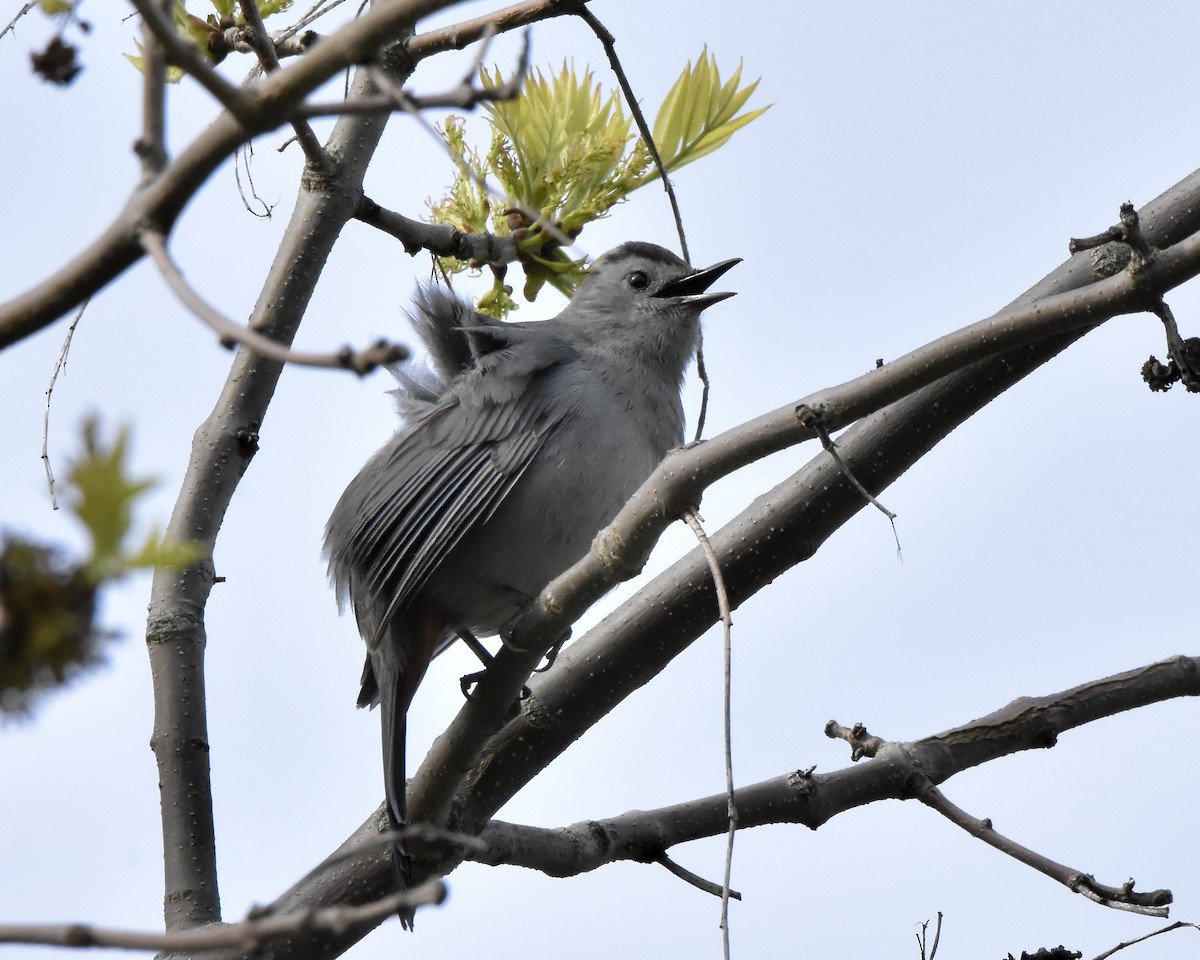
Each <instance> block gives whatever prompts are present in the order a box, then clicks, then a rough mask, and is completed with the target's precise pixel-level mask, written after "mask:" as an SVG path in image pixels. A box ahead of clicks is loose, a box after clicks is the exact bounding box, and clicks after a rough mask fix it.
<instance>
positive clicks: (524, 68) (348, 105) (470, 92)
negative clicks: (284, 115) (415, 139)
mask: <svg viewBox="0 0 1200 960" xmlns="http://www.w3.org/2000/svg"><path fill="white" fill-rule="evenodd" d="M493 34H494V31H492V33H489V34H488V35H485V37H484V39H483V47H482V49H481V50H480V51H479V55H478V56H477V57H476V59H475V65H474V66H473V68H472V69H471V70H469V71H468V72H467V73H466V75H465V76H464V77H463V78H462V80H460V81H459V83H458V84H457V85H456V86H454V87H452V88H451V89H449V90H446V91H443V92H442V93H433V94H417V93H413V94H410V93H408V91H406V90H405V89H404V88H403V87H401V86H400V85H399V84H398V83H396V82H395V81H394V80H392V78H391V77H390V76H388V75H387V73H386V72H383V71H381V73H382V76H383V78H384V79H382V80H381V79H380V77H379V76H373V77H372V79H374V80H375V81H376V82H377V84H378V85H379V86H381V87H383V88H384V89H385V90H386V91H387V92H386V93H383V94H380V95H378V96H374V97H363V98H361V99H359V100H339V101H338V102H336V103H309V104H305V105H304V106H302V107H300V108H299V109H298V110H297V111H296V114H295V115H296V116H298V117H320V116H340V115H341V114H346V113H390V112H392V111H395V110H403V111H405V112H407V113H412V112H413V111H414V110H430V109H435V108H439V107H441V108H452V109H455V110H473V109H475V107H477V106H479V104H481V103H493V102H496V101H505V100H514V99H516V97H517V96H519V95H520V93H521V84H522V83H523V82H524V80H525V76H526V74H527V73H528V71H529V31H528V30H526V31H525V32H524V33H523V34H522V41H521V53H520V57H519V59H518V62H517V69H516V72H515V73H513V75H512V76H511V77H510V78H509V79H508V80H506V81H504V83H502V84H500V85H499V86H496V87H477V86H475V83H474V80H475V78H476V77H477V76H478V75H479V61H480V59H481V58H482V57H483V55H484V51H485V50H486V49H487V44H488V42H489V41H490V40H491V37H492V35H493ZM439 139H440V138H439Z"/></svg>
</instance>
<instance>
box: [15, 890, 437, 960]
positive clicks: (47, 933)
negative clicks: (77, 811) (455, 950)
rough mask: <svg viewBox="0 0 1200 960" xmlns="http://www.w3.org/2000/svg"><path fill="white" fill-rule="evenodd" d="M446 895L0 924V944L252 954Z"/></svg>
mask: <svg viewBox="0 0 1200 960" xmlns="http://www.w3.org/2000/svg"><path fill="white" fill-rule="evenodd" d="M445 899H446V887H445V884H443V883H441V882H438V881H433V882H430V883H423V884H421V886H419V887H415V888H413V889H411V890H405V891H404V892H403V893H393V894H390V895H388V896H386V897H381V898H380V899H378V900H374V901H372V902H370V903H365V904H362V905H361V906H334V907H321V908H318V909H314V910H302V911H296V912H295V913H289V914H283V915H275V914H268V915H266V916H255V915H253V914H252V915H251V916H249V917H247V918H246V919H245V920H243V921H242V922H241V923H231V924H215V925H213V926H211V927H204V928H197V929H192V930H180V931H174V932H171V933H148V932H144V931H140V930H113V929H110V928H107V927H96V926H92V925H91V924H87V923H68V924H40V923H19V924H18V923H12V924H0V943H33V944H43V945H45V946H51V947H109V948H115V949H118V950H156V951H165V952H167V953H183V952H191V951H203V950H217V949H222V948H226V947H232V948H233V949H235V950H239V951H243V952H245V953H246V954H250V955H254V954H256V953H258V952H259V950H261V949H262V946H263V944H264V942H267V943H269V942H270V941H271V940H274V939H278V938H283V937H289V936H295V935H296V934H297V933H302V932H306V931H309V930H313V931H318V932H329V933H334V934H344V933H345V931H346V930H348V929H351V928H354V927H360V926H363V925H364V924H368V925H370V927H374V926H375V925H376V924H377V923H379V921H381V920H384V919H386V918H387V917H389V916H391V915H392V914H394V913H395V912H396V911H397V910H399V909H401V908H402V907H408V908H415V907H422V906H429V905H433V904H439V903H441V902H442V901H443V900H445Z"/></svg>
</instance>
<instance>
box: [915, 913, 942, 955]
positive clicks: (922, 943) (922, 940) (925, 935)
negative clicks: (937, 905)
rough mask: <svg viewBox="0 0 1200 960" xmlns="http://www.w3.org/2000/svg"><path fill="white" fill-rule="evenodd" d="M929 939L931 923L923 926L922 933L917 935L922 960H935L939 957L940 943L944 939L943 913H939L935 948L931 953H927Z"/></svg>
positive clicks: (934, 931) (930, 950) (934, 941)
mask: <svg viewBox="0 0 1200 960" xmlns="http://www.w3.org/2000/svg"><path fill="white" fill-rule="evenodd" d="M928 939H929V921H928V920H926V921H925V922H924V923H922V924H921V932H920V933H918V934H917V946H918V947H920V948H921V960H933V958H934V957H936V956H937V948H938V942H939V941H940V940H941V939H942V911H941V910H939V911H938V915H937V926H936V927H934V928H933V946H932V947H930V948H929V953H926V952H925V948H926V946H927V945H928Z"/></svg>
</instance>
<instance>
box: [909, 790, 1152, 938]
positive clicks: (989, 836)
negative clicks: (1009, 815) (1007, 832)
mask: <svg viewBox="0 0 1200 960" xmlns="http://www.w3.org/2000/svg"><path fill="white" fill-rule="evenodd" d="M916 796H917V799H918V800H920V801H921V802H922V803H923V804H925V805H926V806H927V807H930V808H931V809H933V810H936V811H937V812H938V813H940V814H941V815H942V816H943V817H945V818H946V819H947V820H949V821H950V822H951V823H953V824H955V825H956V826H959V827H961V828H962V829H964V830H966V831H967V833H969V834H971V836H973V837H976V838H977V839H979V840H982V841H983V842H984V843H986V844H988V845H989V846H992V847H995V848H996V849H997V850H999V851H1000V852H1001V853H1005V854H1008V856H1010V857H1012V858H1013V859H1014V860H1018V861H1020V862H1021V863H1023V864H1025V865H1026V866H1028V867H1033V869H1034V870H1037V871H1038V872H1039V873H1044V874H1045V875H1046V876H1048V877H1050V878H1051V879H1052V880H1057V881H1058V882H1059V883H1061V884H1062V885H1063V886H1065V887H1066V888H1067V889H1068V890H1071V891H1072V892H1073V893H1078V894H1081V895H1082V896H1084V897H1086V898H1087V899H1089V900H1092V901H1094V902H1095V903H1098V904H1100V905H1101V906H1105V907H1112V908H1113V909H1114V910H1126V911H1128V912H1130V913H1137V914H1141V915H1142V916H1146V917H1165V916H1167V912H1168V911H1167V904H1169V903H1170V902H1171V901H1172V899H1173V897H1172V896H1171V891H1170V890H1150V891H1147V892H1145V893H1135V892H1134V890H1133V881H1132V880H1130V881H1128V882H1127V883H1125V884H1123V885H1122V886H1120V887H1110V886H1106V885H1104V884H1101V883H1097V882H1096V879H1095V878H1094V877H1092V876H1090V875H1088V874H1086V873H1082V872H1081V871H1079V870H1073V869H1072V868H1071V867H1068V866H1065V865H1063V864H1061V863H1056V862H1055V861H1053V860H1050V859H1049V858H1047V857H1044V856H1042V855H1041V854H1040V853H1037V852H1036V851H1033V850H1030V849H1029V848H1028V847H1025V846H1022V845H1021V844H1019V843H1017V842H1016V841H1015V840H1012V839H1010V838H1008V837H1005V836H1003V835H1001V834H999V833H997V832H996V831H995V830H994V829H993V828H992V822H991V820H979V819H976V818H975V817H972V816H971V815H970V814H968V813H967V812H966V811H965V810H963V809H961V808H960V807H958V806H956V805H955V804H953V803H952V802H951V801H950V800H948V799H947V798H946V795H945V794H943V793H942V791H941V790H939V789H938V788H937V787H936V786H934V784H933V782H932V781H931V780H926V781H925V782H924V783H923V784H921V785H919V786H918V787H917V788H916Z"/></svg>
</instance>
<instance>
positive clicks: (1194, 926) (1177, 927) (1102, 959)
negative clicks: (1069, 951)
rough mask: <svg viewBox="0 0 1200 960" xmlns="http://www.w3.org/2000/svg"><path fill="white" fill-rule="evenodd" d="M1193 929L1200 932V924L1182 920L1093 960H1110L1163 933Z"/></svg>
mask: <svg viewBox="0 0 1200 960" xmlns="http://www.w3.org/2000/svg"><path fill="white" fill-rule="evenodd" d="M1183 929H1191V930H1198V931H1200V923H1184V922H1183V921H1182V920H1177V921H1176V922H1175V923H1172V924H1171V925H1170V926H1168V927H1163V928H1162V929H1161V930H1155V931H1154V932H1153V933H1147V934H1145V935H1143V936H1140V937H1136V938H1134V939H1133V940H1126V941H1125V942H1124V943H1118V944H1117V945H1116V946H1115V947H1113V948H1112V949H1111V950H1105V951H1104V952H1103V953H1101V954H1098V955H1097V956H1095V957H1093V958H1092V960H1108V958H1109V957H1111V956H1112V955H1113V954H1114V953H1116V952H1117V951H1118V950H1124V949H1125V948H1126V947H1132V946H1133V945H1134V944H1137V943H1141V942H1142V941H1143V940H1149V939H1150V938H1151V937H1157V936H1158V935H1159V934H1162V933H1171V932H1172V931H1173V930H1183Z"/></svg>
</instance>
